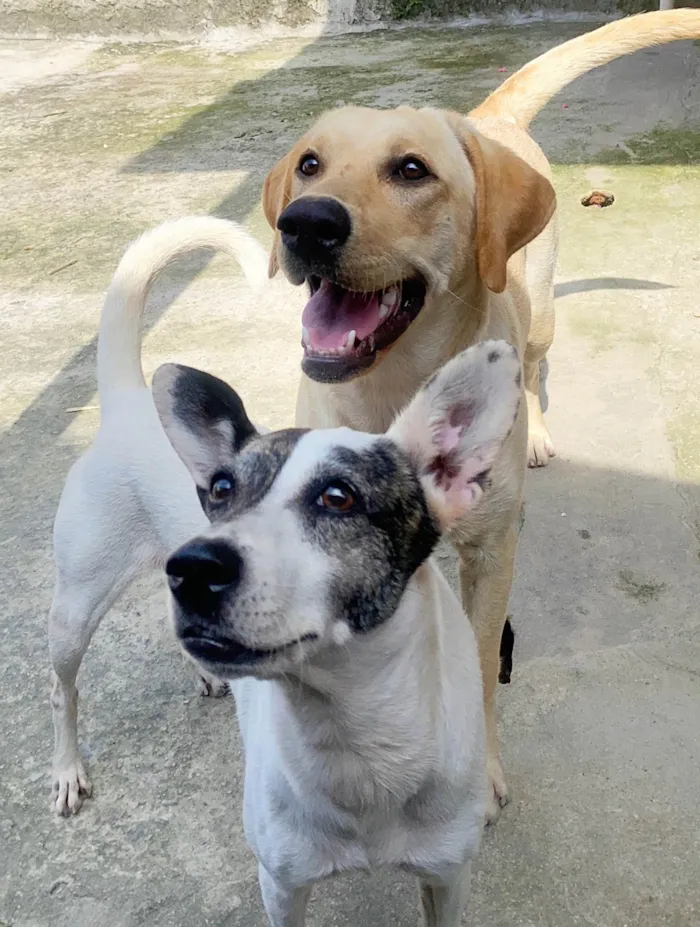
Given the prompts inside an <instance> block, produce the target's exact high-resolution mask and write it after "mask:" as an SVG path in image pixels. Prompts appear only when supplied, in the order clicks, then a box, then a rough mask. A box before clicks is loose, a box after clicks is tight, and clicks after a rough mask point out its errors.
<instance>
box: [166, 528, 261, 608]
mask: <svg viewBox="0 0 700 927" xmlns="http://www.w3.org/2000/svg"><path fill="white" fill-rule="evenodd" d="M165 572H166V573H167V574H168V583H169V585H170V588H171V589H172V591H173V595H174V596H175V598H176V599H177V600H178V602H180V603H181V604H183V605H187V607H188V608H191V609H194V610H195V611H199V609H200V608H201V607H205V608H208V609H211V607H212V605H213V601H214V600H215V599H218V598H219V597H220V596H221V595H223V594H224V593H227V592H232V591H234V590H235V589H236V587H237V586H238V585H239V583H240V581H241V575H242V573H243V560H242V558H241V555H240V554H239V553H238V551H237V550H236V549H235V547H232V546H231V545H230V544H227V543H226V542H225V541H219V540H206V539H205V538H195V540H193V541H190V542H189V543H187V544H185V545H184V546H183V547H181V548H180V549H179V550H176V551H175V553H174V554H173V555H172V557H170V559H169V560H168V562H167V563H166V565H165Z"/></svg>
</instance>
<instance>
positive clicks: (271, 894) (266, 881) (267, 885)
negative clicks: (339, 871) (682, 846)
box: [258, 865, 311, 927]
mask: <svg viewBox="0 0 700 927" xmlns="http://www.w3.org/2000/svg"><path fill="white" fill-rule="evenodd" d="M258 879H259V881H260V892H261V894H262V900H263V905H264V906H265V912H266V914H267V918H268V920H269V921H270V927H304V924H305V923H306V908H307V906H308V904H309V898H310V897H311V886H310V885H304V886H302V887H301V888H286V887H285V886H283V885H280V883H279V882H277V881H275V879H274V878H273V877H272V876H271V875H270V873H269V872H268V871H267V869H265V867H264V866H263V865H261V866H260V867H259V869H258Z"/></svg>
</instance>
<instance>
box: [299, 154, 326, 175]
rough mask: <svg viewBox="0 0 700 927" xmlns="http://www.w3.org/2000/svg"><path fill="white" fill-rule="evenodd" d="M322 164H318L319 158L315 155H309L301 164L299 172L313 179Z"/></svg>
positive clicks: (305, 156)
mask: <svg viewBox="0 0 700 927" xmlns="http://www.w3.org/2000/svg"><path fill="white" fill-rule="evenodd" d="M320 166H321V165H320V164H319V163H318V158H317V157H316V156H315V155H311V154H307V155H304V157H303V158H302V159H301V161H300V162H299V171H300V173H302V174H303V175H304V176H305V177H313V176H314V175H315V174H318V171H319V168H320Z"/></svg>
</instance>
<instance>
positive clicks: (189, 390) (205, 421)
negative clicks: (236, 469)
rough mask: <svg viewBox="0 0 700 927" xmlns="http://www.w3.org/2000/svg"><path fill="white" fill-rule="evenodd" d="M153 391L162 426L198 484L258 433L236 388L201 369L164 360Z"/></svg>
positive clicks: (206, 481) (205, 485)
mask: <svg viewBox="0 0 700 927" xmlns="http://www.w3.org/2000/svg"><path fill="white" fill-rule="evenodd" d="M152 392H153V401H154V403H155V406H156V410H157V412H158V416H159V418H160V421H161V424H162V425H163V430H164V431H165V433H166V435H167V436H168V438H169V440H170V443H171V444H172V446H173V448H174V449H175V451H176V453H177V454H178V456H179V457H180V459H181V460H182V462H183V463H184V464H185V466H186V467H187V469H188V470H189V471H190V473H191V474H192V478H193V479H194V481H195V483H196V484H197V486H198V487H199V488H200V489H205V490H208V489H209V485H210V482H211V478H212V477H213V476H214V475H215V474H216V472H217V471H219V470H226V469H228V467H230V466H231V459H232V458H233V457H234V455H235V454H237V453H238V452H239V451H240V449H241V447H242V446H243V444H244V443H245V442H246V441H247V440H248V439H249V438H251V437H252V436H253V435H255V434H257V432H256V429H255V426H254V425H253V424H252V423H251V421H250V419H249V418H248V416H247V414H246V411H245V408H244V406H243V403H242V402H241V399H240V396H239V395H238V393H236V392H235V390H233V389H231V387H230V386H229V385H228V383H224V381H223V380H219V379H218V377H213V376H211V374H209V373H204V371H203V370H195V368H194V367H183V366H181V365H180V364H163V365H162V366H161V367H159V368H158V369H157V370H156V372H155V374H154V375H153V383H152Z"/></svg>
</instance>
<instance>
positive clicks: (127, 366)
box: [97, 216, 268, 402]
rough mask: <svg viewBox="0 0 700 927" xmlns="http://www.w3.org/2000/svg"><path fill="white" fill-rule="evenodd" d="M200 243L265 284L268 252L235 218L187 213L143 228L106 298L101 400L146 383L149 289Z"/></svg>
mask: <svg viewBox="0 0 700 927" xmlns="http://www.w3.org/2000/svg"><path fill="white" fill-rule="evenodd" d="M198 248H211V249H213V250H215V251H223V252H225V253H226V254H230V255H231V256H232V257H234V258H236V260H237V261H238V262H239V264H240V265H241V268H242V270H243V273H244V274H245V276H246V279H247V280H248V283H249V284H250V285H251V286H252V287H253V288H254V289H255V290H259V289H261V288H262V287H263V286H264V285H265V283H266V281H267V263H268V256H267V253H266V252H265V249H264V248H263V247H262V245H260V244H259V243H258V242H257V241H256V240H255V239H254V238H253V237H252V235H250V234H249V233H248V232H247V231H246V230H245V229H244V228H243V227H242V226H241V225H239V224H238V223H236V222H230V221H228V220H227V219H217V218H215V217H214V216H185V217H183V218H181V219H172V220H170V221H169V222H164V223H163V224H162V225H159V226H158V227H157V228H154V229H151V231H149V232H146V233H145V234H144V235H142V236H141V237H140V238H138V239H137V240H136V241H135V242H133V243H132V244H131V245H130V246H129V248H128V249H127V251H126V253H125V254H124V256H123V258H122V259H121V261H120V262H119V266H118V267H117V270H116V272H115V274H114V276H113V277H112V282H111V283H110V285H109V289H108V290H107V296H106V297H105V303H104V308H103V309H102V318H101V320H100V335H99V339H98V343H97V386H98V391H99V394H100V400H101V402H103V401H104V399H105V397H106V396H107V395H108V394H109V393H112V392H114V391H117V390H122V389H133V388H138V387H143V386H145V385H146V383H145V380H144V377H143V369H142V367H141V321H142V317H143V311H144V307H145V304H146V299H147V298H148V293H149V291H150V289H151V286H152V285H153V282H154V280H155V279H156V277H157V276H158V274H159V273H160V272H161V271H162V270H163V269H164V268H165V267H167V265H168V264H170V263H171V261H173V260H174V259H175V258H177V257H179V256H180V255H183V254H188V253H189V252H191V251H195V250H196V249H198Z"/></svg>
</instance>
